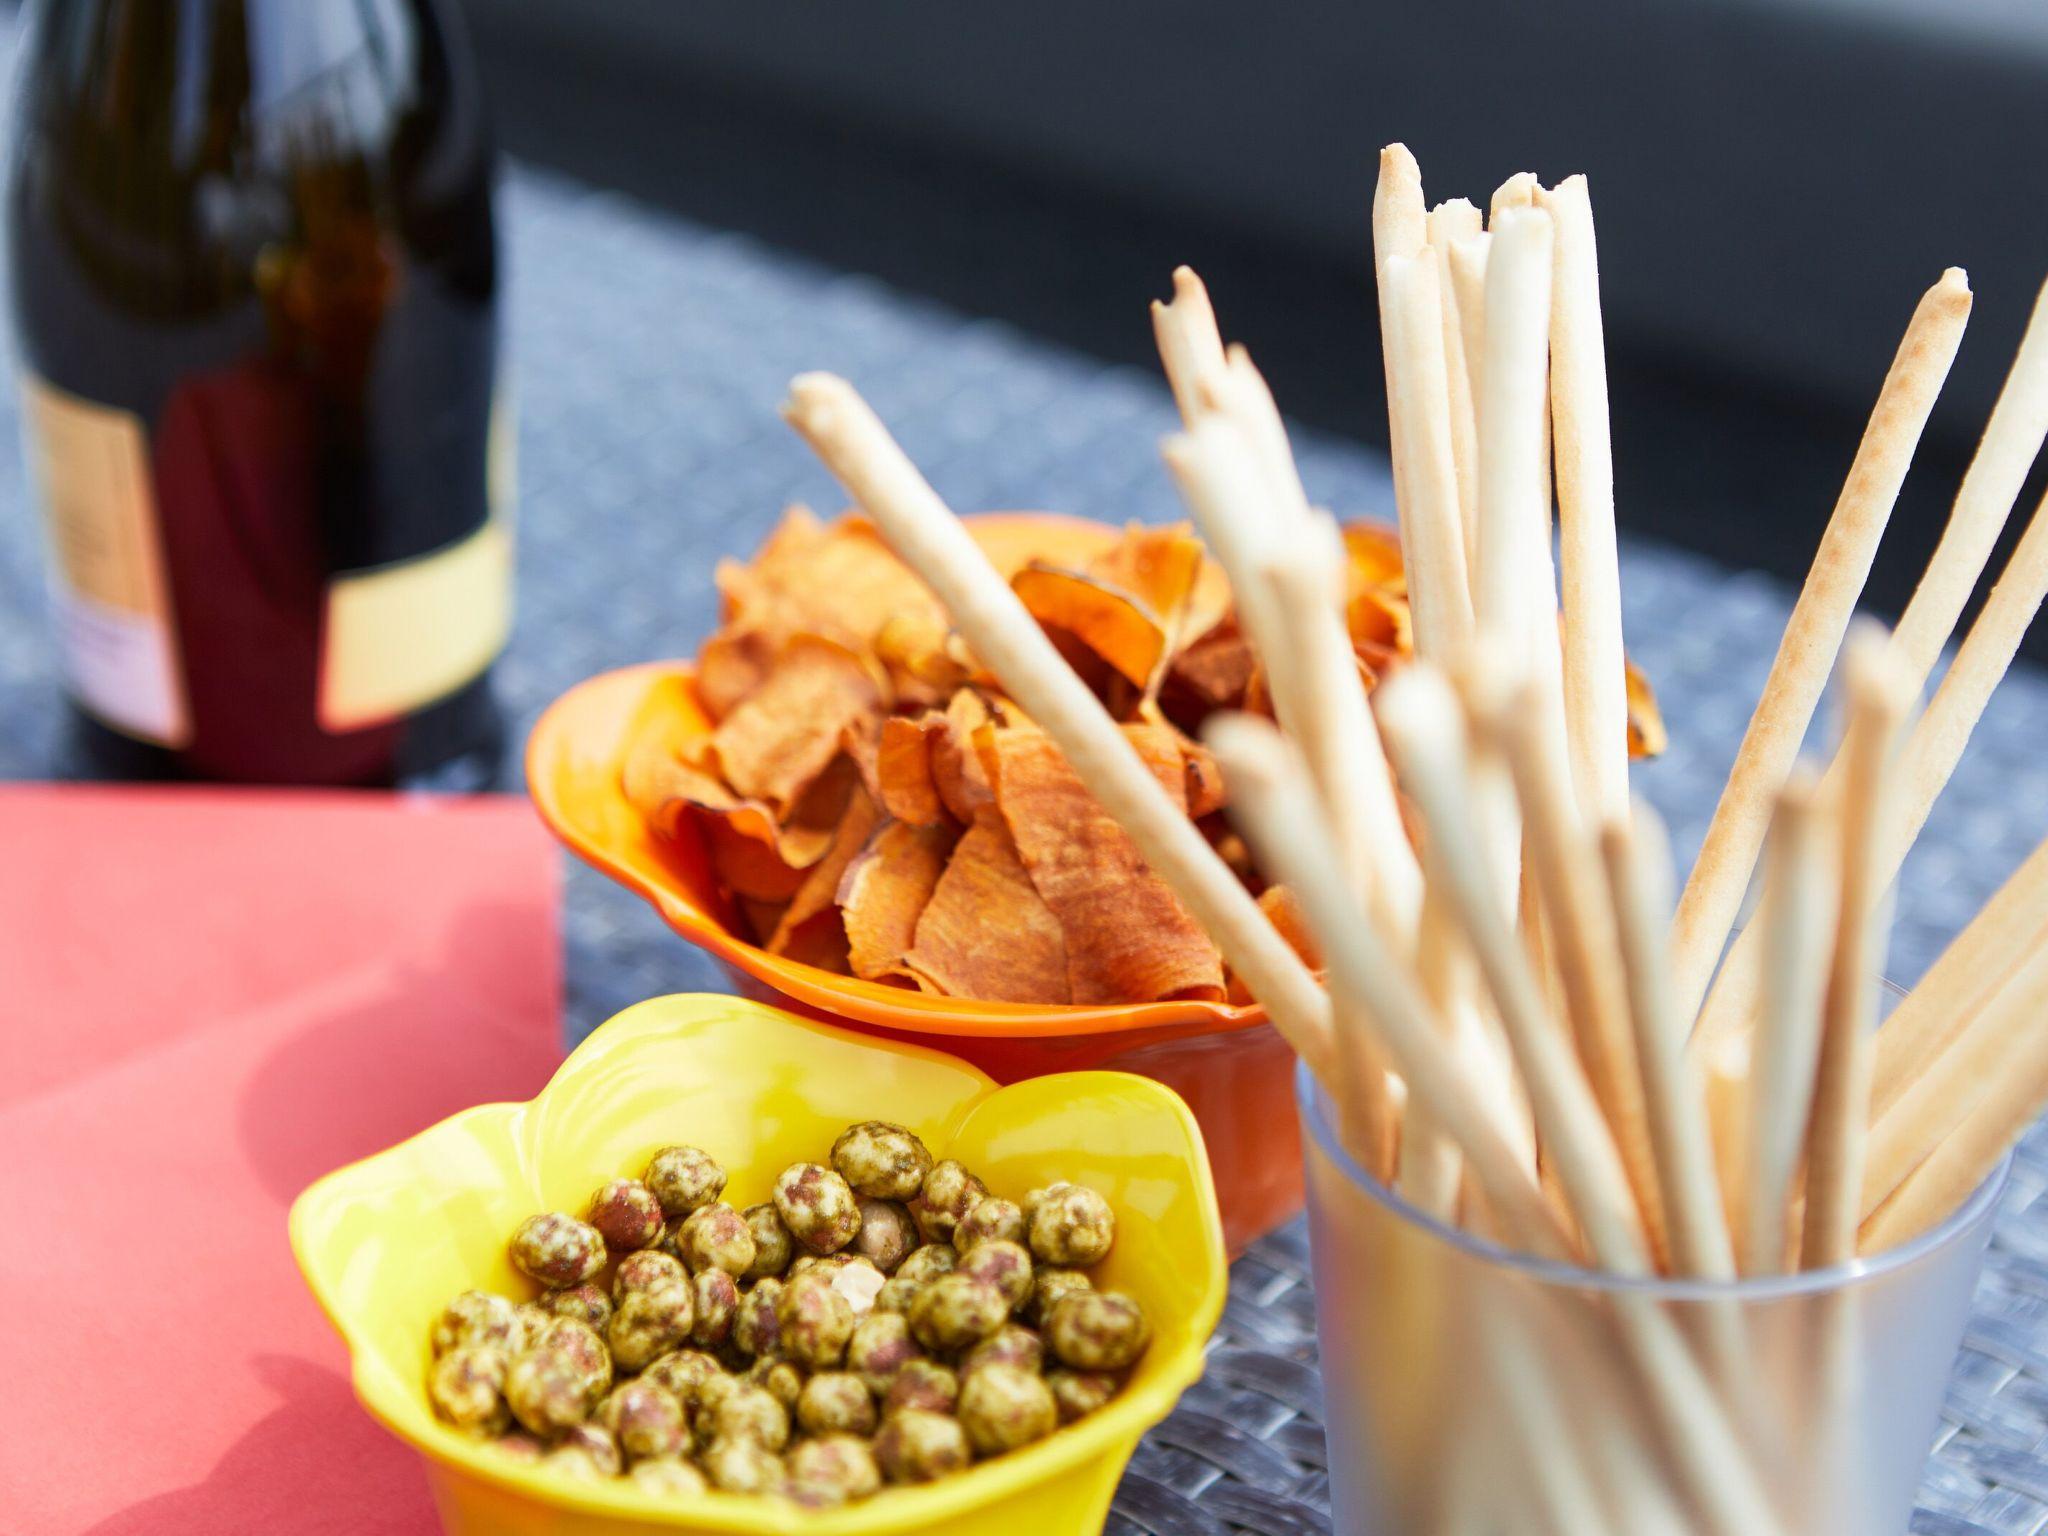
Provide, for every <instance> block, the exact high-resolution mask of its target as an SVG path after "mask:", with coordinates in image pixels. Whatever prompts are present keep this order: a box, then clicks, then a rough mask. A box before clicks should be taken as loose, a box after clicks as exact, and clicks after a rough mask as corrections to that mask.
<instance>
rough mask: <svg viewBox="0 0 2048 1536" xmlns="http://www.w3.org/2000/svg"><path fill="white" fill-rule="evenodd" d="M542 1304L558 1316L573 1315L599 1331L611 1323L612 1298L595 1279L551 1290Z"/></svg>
mask: <svg viewBox="0 0 2048 1536" xmlns="http://www.w3.org/2000/svg"><path fill="white" fill-rule="evenodd" d="M541 1305H542V1306H544V1307H546V1308H547V1309H548V1311H549V1312H551V1313H553V1314H554V1315H555V1316H556V1317H573V1318H575V1319H576V1321H577V1322H579V1323H582V1324H583V1325H584V1326H586V1327H588V1328H592V1329H595V1330H596V1331H597V1332H599V1333H603V1332H604V1331H605V1329H606V1328H607V1327H609V1326H610V1325H611V1320H612V1299H611V1297H609V1296H607V1295H606V1294H605V1291H604V1287H603V1286H601V1285H598V1284H597V1283H596V1282H594V1281H590V1280H586V1281H584V1282H583V1283H582V1284H581V1285H572V1286H570V1287H569V1289H568V1290H566V1291H550V1292H548V1295H547V1299H546V1300H545V1301H543V1302H542V1303H541Z"/></svg>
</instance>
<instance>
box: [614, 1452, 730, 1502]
mask: <svg viewBox="0 0 2048 1536" xmlns="http://www.w3.org/2000/svg"><path fill="white" fill-rule="evenodd" d="M631 1476H632V1479H633V1486H634V1487H636V1488H638V1489H639V1490H640V1491H641V1492H642V1493H646V1494H651V1495H653V1496H654V1497H655V1498H657V1499H691V1498H695V1497H696V1496H697V1495H698V1494H701V1493H706V1492H708V1491H709V1490H710V1488H711V1484H710V1483H709V1482H707V1481H705V1478H704V1474H703V1473H702V1472H699V1471H698V1470H697V1469H696V1468H695V1467H694V1466H692V1465H691V1464H690V1463H689V1462H687V1461H684V1460H683V1459H682V1458H681V1457H678V1456H663V1457H657V1458H655V1459H653V1460H649V1461H636V1462H634V1463H633V1471H632V1473H631Z"/></svg>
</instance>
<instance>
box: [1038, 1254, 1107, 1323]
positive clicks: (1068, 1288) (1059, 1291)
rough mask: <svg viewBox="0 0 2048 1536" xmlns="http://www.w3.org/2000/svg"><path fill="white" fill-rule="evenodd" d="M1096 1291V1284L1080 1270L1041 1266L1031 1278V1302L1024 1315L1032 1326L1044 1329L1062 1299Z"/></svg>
mask: <svg viewBox="0 0 2048 1536" xmlns="http://www.w3.org/2000/svg"><path fill="white" fill-rule="evenodd" d="M1094 1289H1095V1282H1094V1281H1093V1280H1090V1279H1089V1278H1088V1277H1087V1276H1086V1275H1084V1274H1082V1273H1081V1271H1080V1270H1078V1269H1049V1268H1046V1267H1045V1266H1043V1265H1041V1266H1040V1267H1039V1269H1038V1270H1037V1272H1036V1273H1035V1274H1034V1275H1033V1276H1032V1277H1031V1300H1030V1301H1028V1302H1027V1303H1025V1306H1024V1315H1025V1317H1026V1318H1028V1319H1029V1320H1030V1322H1031V1324H1032V1326H1034V1327H1037V1328H1043V1327H1044V1326H1045V1320H1046V1319H1047V1318H1049V1317H1051V1316H1052V1309H1053V1308H1054V1307H1056V1306H1058V1305H1059V1302H1060V1298H1061V1297H1063V1296H1070V1295H1072V1294H1073V1293H1074V1292H1075V1291H1092V1290H1094Z"/></svg>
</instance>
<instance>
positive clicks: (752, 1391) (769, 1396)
mask: <svg viewBox="0 0 2048 1536" xmlns="http://www.w3.org/2000/svg"><path fill="white" fill-rule="evenodd" d="M710 1430H711V1441H712V1443H713V1444H716V1443H717V1442H719V1441H721V1440H752V1441H753V1442H754V1443H755V1444H756V1445H761V1446H766V1447H767V1448H768V1449H769V1450H771V1451H779V1450H781V1449H782V1448H783V1447H784V1446H785V1445H787V1444H789V1410H788V1409H787V1408H785V1407H783V1406H782V1403H781V1402H780V1400H778V1399H777V1398H776V1396H775V1394H774V1393H773V1392H770V1391H769V1390H768V1389H767V1388H766V1387H755V1386H742V1387H741V1388H740V1389H739V1390H738V1391H737V1392H728V1393H727V1394H726V1395H725V1396H724V1397H723V1398H722V1399H721V1400H720V1401H719V1403H718V1406H717V1407H715V1408H713V1409H712V1410H711V1413H710Z"/></svg>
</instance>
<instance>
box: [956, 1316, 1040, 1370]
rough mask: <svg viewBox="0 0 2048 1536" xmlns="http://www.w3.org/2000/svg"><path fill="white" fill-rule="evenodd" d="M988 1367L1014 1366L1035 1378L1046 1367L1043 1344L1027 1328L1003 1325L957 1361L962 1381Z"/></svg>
mask: <svg viewBox="0 0 2048 1536" xmlns="http://www.w3.org/2000/svg"><path fill="white" fill-rule="evenodd" d="M988 1365H1014V1366H1016V1367H1018V1368H1019V1369H1020V1370H1026V1371H1031V1372H1033V1373H1034V1374H1035V1373H1037V1372H1038V1371H1039V1370H1040V1369H1042V1368H1043V1367H1044V1365H1045V1340H1043V1339H1041V1338H1040V1337H1039V1336H1038V1335H1037V1334H1036V1333H1035V1332H1033V1331H1032V1330H1031V1329H1029V1328H1020V1327H1019V1326H1018V1325H1017V1324H1015V1323H1005V1324H1004V1325H1003V1326H1002V1327H1000V1328H998V1329H997V1330H996V1331H995V1332H994V1333H992V1334H990V1335H989V1336H988V1337H987V1338H985V1339H983V1340H982V1341H981V1342H980V1343H979V1344H977V1345H975V1346H974V1348H972V1349H970V1350H968V1351H967V1353H966V1354H964V1355H962V1356H961V1357H960V1375H961V1377H962V1379H963V1380H964V1379H965V1378H966V1377H969V1376H972V1375H973V1374H974V1373H975V1372H976V1371H978V1370H980V1369H981V1368H982V1367H983V1366H988Z"/></svg>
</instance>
